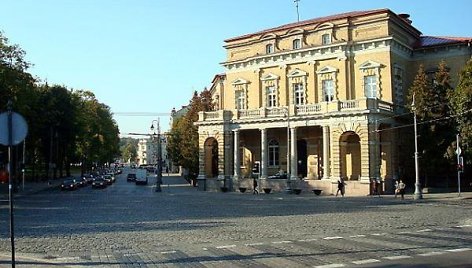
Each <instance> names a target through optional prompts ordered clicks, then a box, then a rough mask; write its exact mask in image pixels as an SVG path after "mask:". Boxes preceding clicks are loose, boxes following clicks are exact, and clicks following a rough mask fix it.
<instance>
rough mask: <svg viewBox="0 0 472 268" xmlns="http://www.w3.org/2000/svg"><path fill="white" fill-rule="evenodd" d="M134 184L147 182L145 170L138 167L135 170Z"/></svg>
mask: <svg viewBox="0 0 472 268" xmlns="http://www.w3.org/2000/svg"><path fill="white" fill-rule="evenodd" d="M135 182H136V184H144V185H146V184H147V183H148V178H147V170H145V169H143V168H140V169H137V170H136V180H135Z"/></svg>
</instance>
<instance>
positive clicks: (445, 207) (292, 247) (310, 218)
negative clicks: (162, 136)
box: [0, 175, 472, 267]
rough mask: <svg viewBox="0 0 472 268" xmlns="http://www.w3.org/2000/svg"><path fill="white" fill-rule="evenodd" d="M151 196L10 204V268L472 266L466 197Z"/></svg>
mask: <svg viewBox="0 0 472 268" xmlns="http://www.w3.org/2000/svg"><path fill="white" fill-rule="evenodd" d="M154 189H155V188H154V187H153V185H148V186H137V185H134V184H133V183H128V182H126V179H125V175H121V176H119V177H118V180H117V182H116V183H115V184H114V185H112V186H110V187H108V188H106V189H103V190H98V189H92V188H89V187H87V188H82V189H79V190H77V191H73V192H61V191H59V190H58V189H51V190H48V191H43V192H39V193H36V194H33V195H25V196H22V197H19V198H18V199H17V200H16V208H15V220H16V227H15V231H16V240H15V242H16V254H17V260H18V263H17V264H18V266H19V267H41V266H42V267H50V266H57V267H90V266H101V267H189V266H190V267H235V266H238V267H239V266H244V267H247V266H252V267H383V266H389V267H396V266H398V265H400V266H404V265H407V264H408V265H412V266H411V267H415V265H420V264H422V265H427V266H425V267H449V266H451V265H452V264H457V265H458V266H457V267H467V265H469V266H470V265H472V260H470V257H468V256H470V254H471V253H472V210H471V208H472V199H448V200H424V201H421V202H415V201H413V200H409V199H407V200H404V201H402V200H399V199H394V198H392V197H383V198H374V197H344V198H340V197H339V198H335V197H326V196H315V195H308V194H305V195H301V196H297V195H287V194H282V193H281V194H269V195H265V194H261V195H252V194H250V193H245V194H241V193H208V192H198V191H197V190H196V188H193V187H191V186H189V185H188V184H186V183H184V182H183V180H182V179H181V178H179V177H164V185H163V188H162V192H160V193H156V192H155V191H154ZM0 215H3V216H1V217H0V266H1V265H6V266H8V263H9V262H10V259H9V258H10V253H9V249H10V242H9V239H8V235H9V233H8V217H7V215H8V204H7V203H5V202H0ZM433 265H435V266H433Z"/></svg>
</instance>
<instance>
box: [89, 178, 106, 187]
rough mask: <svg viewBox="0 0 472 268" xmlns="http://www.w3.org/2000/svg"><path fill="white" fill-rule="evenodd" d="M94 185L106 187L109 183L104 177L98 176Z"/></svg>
mask: <svg viewBox="0 0 472 268" xmlns="http://www.w3.org/2000/svg"><path fill="white" fill-rule="evenodd" d="M92 187H93V188H105V187H107V183H106V182H105V180H104V179H102V178H96V179H95V180H94V181H93V182H92Z"/></svg>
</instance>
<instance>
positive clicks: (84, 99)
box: [0, 32, 119, 178]
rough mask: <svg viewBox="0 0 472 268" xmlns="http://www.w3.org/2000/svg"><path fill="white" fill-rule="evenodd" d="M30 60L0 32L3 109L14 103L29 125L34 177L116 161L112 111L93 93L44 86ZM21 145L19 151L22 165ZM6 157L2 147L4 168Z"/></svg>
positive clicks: (29, 162)
mask: <svg viewBox="0 0 472 268" xmlns="http://www.w3.org/2000/svg"><path fill="white" fill-rule="evenodd" d="M24 56H25V52H24V51H23V50H22V49H21V48H20V47H19V46H18V45H11V44H9V42H8V39H7V38H6V37H5V36H4V35H3V34H2V33H1V32H0V111H1V112H5V111H6V110H7V102H8V101H11V103H12V109H13V111H15V112H18V113H20V114H21V115H23V116H24V117H25V119H26V121H27V123H28V128H29V131H28V136H27V138H26V140H25V142H26V146H25V149H26V152H25V154H24V155H25V156H26V157H25V160H26V165H27V168H28V170H31V172H32V173H30V174H31V176H32V177H34V178H40V177H46V176H48V175H49V176H51V175H52V176H54V177H56V176H57V175H59V176H63V175H70V166H71V164H72V163H81V164H82V165H81V166H82V169H83V170H85V169H89V168H90V167H91V165H92V164H103V163H107V162H110V161H113V160H114V159H115V158H116V157H117V156H118V155H119V130H118V126H117V124H116V122H115V121H114V120H113V118H112V113H111V111H110V108H109V107H108V106H107V105H105V104H103V103H100V102H99V101H98V100H97V99H96V97H95V95H94V94H93V93H92V92H90V91H84V90H72V89H68V88H67V87H65V86H60V85H53V86H49V85H48V84H47V83H41V81H40V79H38V78H35V77H33V76H32V75H31V74H30V73H28V68H29V67H30V63H28V62H27V61H26V60H25V58H24ZM21 147H22V146H16V147H15V148H14V150H15V151H14V153H13V155H14V156H17V157H16V158H17V160H18V161H20V159H21V158H22V157H23V154H22V153H20V152H21V151H22V149H23V148H21ZM6 155H7V154H6V148H5V147H4V146H0V164H5V163H6V162H7V159H6V158H7V157H6ZM21 161H22V159H21ZM15 166H16V167H18V166H19V165H17V164H16V162H15ZM0 168H1V167H0Z"/></svg>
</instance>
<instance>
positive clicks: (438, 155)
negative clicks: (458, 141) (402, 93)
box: [408, 61, 455, 176]
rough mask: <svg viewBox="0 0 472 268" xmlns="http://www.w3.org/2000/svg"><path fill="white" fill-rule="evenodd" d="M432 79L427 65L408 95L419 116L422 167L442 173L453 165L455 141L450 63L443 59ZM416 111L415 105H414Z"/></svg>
mask: <svg viewBox="0 0 472 268" xmlns="http://www.w3.org/2000/svg"><path fill="white" fill-rule="evenodd" d="M430 78H431V80H430V81H428V76H427V75H426V73H425V71H424V68H423V66H422V65H421V66H420V68H419V70H418V73H417V75H416V77H415V80H414V81H413V84H412V86H411V87H410V89H409V94H408V99H409V100H410V101H411V102H413V96H414V104H415V108H416V114H417V118H418V134H419V138H418V146H419V148H420V152H422V155H421V157H422V159H423V161H424V162H423V163H422V168H423V169H424V171H425V173H426V176H428V175H434V176H436V175H442V174H446V173H448V172H450V171H451V170H452V168H453V158H452V157H451V154H450V151H451V150H450V148H451V146H452V144H453V142H454V139H455V138H454V137H455V133H454V121H453V120H451V119H450V110H449V106H448V95H449V94H450V92H452V87H451V85H450V75H449V71H448V67H447V66H446V64H445V62H444V61H442V62H440V63H439V65H438V69H437V71H436V73H435V74H434V79H433V77H430ZM412 111H413V109H412Z"/></svg>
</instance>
